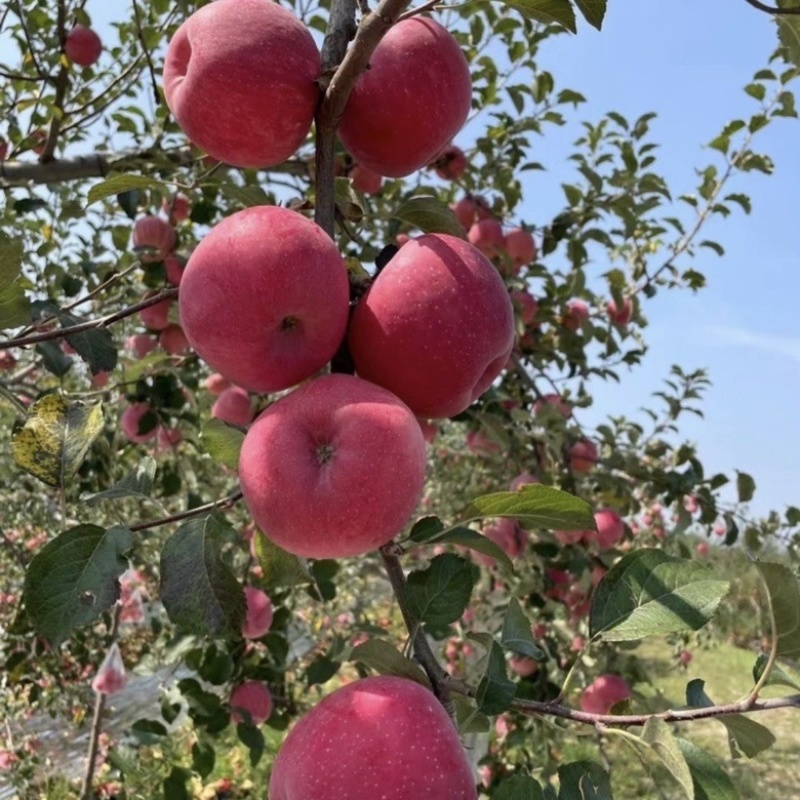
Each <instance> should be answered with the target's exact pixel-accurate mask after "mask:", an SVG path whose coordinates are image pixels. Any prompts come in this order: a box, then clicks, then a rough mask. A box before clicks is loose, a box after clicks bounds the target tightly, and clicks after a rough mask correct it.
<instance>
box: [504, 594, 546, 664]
mask: <svg viewBox="0 0 800 800" xmlns="http://www.w3.org/2000/svg"><path fill="white" fill-rule="evenodd" d="M500 644H501V645H502V646H503V648H505V649H506V650H511V651H512V652H514V653H519V654H520V655H523V656H530V657H531V658H535V659H536V660H537V661H544V660H545V659H546V658H547V656H546V654H545V652H544V651H543V650H542V649H540V648H539V647H538V646H537V645H536V644H535V643H534V641H533V634H532V633H531V621H530V620H529V619H528V618H527V617H526V616H525V612H524V611H523V610H522V606H521V605H520V604H519V600H517V598H516V597H512V598H511V600H510V601H509V604H508V608H507V609H506V615H505V617H504V618H503V631H502V633H501V634H500Z"/></svg>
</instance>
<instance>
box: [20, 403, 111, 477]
mask: <svg viewBox="0 0 800 800" xmlns="http://www.w3.org/2000/svg"><path fill="white" fill-rule="evenodd" d="M102 430H103V409H102V407H101V405H100V404H99V403H97V404H93V405H87V404H86V403H82V402H80V401H74V402H69V400H67V399H66V398H65V397H62V396H61V395H58V394H48V395H45V396H44V397H41V398H39V400H37V401H36V402H35V403H34V404H33V405H32V406H31V408H30V410H29V411H28V416H27V418H26V419H25V424H24V426H23V427H22V428H21V429H20V430H18V431H17V432H16V433H15V434H14V435H13V436H12V438H11V453H12V455H13V456H14V461H15V462H16V463H17V465H18V466H20V467H21V468H22V469H24V470H25V471H26V472H29V473H30V474H31V475H34V476H35V477H37V478H38V479H39V480H40V481H43V482H44V483H46V484H48V485H49V486H62V485H64V484H65V483H66V481H67V480H68V479H69V478H70V477H71V476H72V474H73V473H74V472H75V471H76V470H77V469H78V467H80V465H81V464H82V463H83V459H84V458H85V457H86V453H88V452H89V448H90V447H91V446H92V442H93V441H94V440H95V439H96V438H97V437H98V436H99V435H100V432H101V431H102Z"/></svg>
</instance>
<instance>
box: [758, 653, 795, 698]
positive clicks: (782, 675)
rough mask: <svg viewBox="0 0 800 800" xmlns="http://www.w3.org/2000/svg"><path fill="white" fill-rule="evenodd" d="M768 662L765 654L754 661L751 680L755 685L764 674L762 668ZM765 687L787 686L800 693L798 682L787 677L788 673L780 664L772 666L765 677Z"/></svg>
mask: <svg viewBox="0 0 800 800" xmlns="http://www.w3.org/2000/svg"><path fill="white" fill-rule="evenodd" d="M768 661H769V656H768V655H767V654H766V653H761V655H759V657H758V658H757V659H756V663H755V664H753V680H754V681H755V682H756V683H757V682H758V681H760V680H761V676H762V674H763V673H764V667H765V666H766V665H767V662H768ZM765 686H789V687H791V688H792V689H797V690H798V691H800V681H797V680H795V679H794V678H793V677H792V676H791V675H789V673H788V672H786V670H784V669H783V668H782V667H781V666H780V664H773V665H772V669H771V670H770V673H769V676H768V677H767V681H766V684H765Z"/></svg>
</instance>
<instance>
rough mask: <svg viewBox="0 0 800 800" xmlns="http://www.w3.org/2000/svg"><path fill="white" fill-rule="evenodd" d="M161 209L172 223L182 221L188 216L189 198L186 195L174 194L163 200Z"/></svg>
mask: <svg viewBox="0 0 800 800" xmlns="http://www.w3.org/2000/svg"><path fill="white" fill-rule="evenodd" d="M161 210H162V211H163V212H164V213H165V214H166V215H167V219H168V220H169V221H170V222H171V223H172V224H173V225H174V224H176V223H178V222H183V221H184V220H185V219H186V218H187V217H188V216H189V200H188V198H187V197H186V195H183V194H176V195H174V196H173V197H171V198H170V199H168V200H165V201H164V203H163V204H162V206H161Z"/></svg>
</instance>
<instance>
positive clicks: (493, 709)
mask: <svg viewBox="0 0 800 800" xmlns="http://www.w3.org/2000/svg"><path fill="white" fill-rule="evenodd" d="M467 638H469V639H472V640H473V641H475V642H479V643H480V645H481V646H482V647H483V649H484V650H486V652H487V653H488V659H487V663H486V672H485V673H484V675H483V677H482V678H481V682H480V683H479V684H478V689H477V691H476V692H475V701H476V702H477V704H478V710H479V711H481V712H482V713H484V714H489V715H492V714H502V713H503V712H504V711H507V710H508V708H509V707H510V706H511V701H512V700H513V699H514V697H515V695H516V693H517V684H516V683H514V681H512V680H511V679H510V678H509V677H508V671H507V668H506V660H505V657H504V656H503V649H502V648H501V647H500V645H499V644H498V643H497V642H496V641H495V640H494V639H493V638H492V636H491V635H490V634H488V633H469V634H467Z"/></svg>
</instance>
